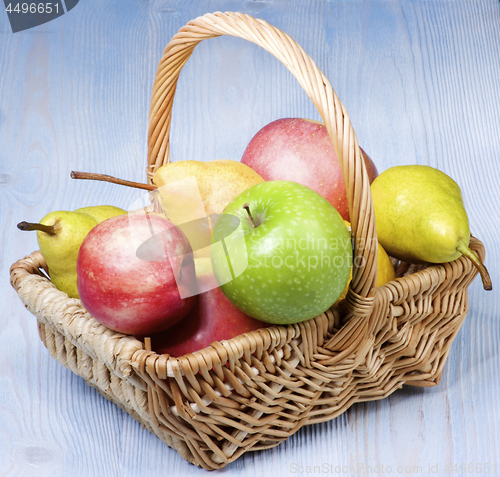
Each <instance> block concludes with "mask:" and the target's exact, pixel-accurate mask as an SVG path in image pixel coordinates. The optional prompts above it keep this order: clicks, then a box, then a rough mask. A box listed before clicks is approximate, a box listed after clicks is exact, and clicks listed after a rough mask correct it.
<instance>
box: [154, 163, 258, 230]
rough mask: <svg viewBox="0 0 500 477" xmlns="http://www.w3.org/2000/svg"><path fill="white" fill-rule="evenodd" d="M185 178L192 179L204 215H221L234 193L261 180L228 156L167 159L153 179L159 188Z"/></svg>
mask: <svg viewBox="0 0 500 477" xmlns="http://www.w3.org/2000/svg"><path fill="white" fill-rule="evenodd" d="M189 177H195V178H196V182H197V185H198V189H199V192H200V195H201V200H202V201H203V205H204V207H205V212H206V214H207V215H210V214H222V211H223V210H224V208H225V207H226V205H227V204H229V202H231V201H232V200H233V199H234V198H235V197H236V196H237V195H239V194H240V193H241V192H243V191H244V190H246V189H248V188H249V187H251V186H253V185H255V184H258V183H260V182H264V179H263V178H262V177H261V176H260V175H259V174H257V173H256V172H255V171H254V170H253V169H251V168H250V167H248V166H246V165H245V164H242V163H241V162H239V161H234V160H230V159H217V160H213V161H207V162H203V161H178V162H170V163H168V164H165V165H163V166H161V167H160V168H159V169H158V170H157V171H156V172H155V175H154V177H153V182H154V183H155V185H156V186H158V188H161V186H164V185H167V184H171V183H173V182H176V181H181V180H183V179H187V178H189ZM160 195H161V189H160ZM162 205H163V204H162ZM179 212H180V213H182V211H179ZM169 218H170V219H171V220H172V222H173V223H176V224H179V223H182V222H183V219H182V218H179V219H176V218H175V217H170V216H169Z"/></svg>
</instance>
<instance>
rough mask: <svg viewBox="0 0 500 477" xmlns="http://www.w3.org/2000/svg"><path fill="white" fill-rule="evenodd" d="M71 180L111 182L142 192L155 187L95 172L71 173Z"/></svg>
mask: <svg viewBox="0 0 500 477" xmlns="http://www.w3.org/2000/svg"><path fill="white" fill-rule="evenodd" d="M71 178H72V179H87V180H93V181H103V182H111V183H113V184H118V185H123V186H127V187H133V188H135V189H144V190H156V189H157V187H156V186H155V185H153V184H143V183H142V182H133V181H127V180H125V179H119V178H117V177H113V176H108V175H106V174H97V173H95V172H79V171H71Z"/></svg>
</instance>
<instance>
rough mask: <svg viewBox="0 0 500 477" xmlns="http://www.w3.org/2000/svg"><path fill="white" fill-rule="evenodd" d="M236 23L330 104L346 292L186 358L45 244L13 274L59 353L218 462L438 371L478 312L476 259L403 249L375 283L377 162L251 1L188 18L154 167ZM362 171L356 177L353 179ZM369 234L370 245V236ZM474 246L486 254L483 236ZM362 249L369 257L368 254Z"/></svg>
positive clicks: (163, 101)
mask: <svg viewBox="0 0 500 477" xmlns="http://www.w3.org/2000/svg"><path fill="white" fill-rule="evenodd" d="M220 35H233V36H237V37H240V38H244V39H247V40H249V41H252V42H254V43H256V44H258V45H260V46H262V47H263V48H265V49H266V50H267V51H269V52H270V53H272V54H273V55H274V56H276V57H277V58H278V59H280V60H281V61H282V62H283V63H284V64H285V65H286V67H287V68H288V69H289V70H290V71H291V72H292V73H293V74H294V75H295V77H296V78H297V79H298V80H299V82H300V84H301V86H302V87H303V88H304V89H305V90H306V92H307V94H308V96H309V98H310V99H311V100H312V101H313V103H314V104H315V106H316V107H317V109H318V111H319V113H320V115H321V117H322V119H323V121H324V123H325V125H326V127H327V129H328V132H329V134H330V137H331V139H332V143H333V145H334V147H335V150H336V153H337V157H338V159H339V162H340V164H341V166H342V171H343V174H344V180H345V183H346V189H347V196H348V202H349V210H350V211H351V224H352V229H353V235H354V237H353V245H354V250H355V251H356V254H355V261H354V266H353V278H352V281H351V285H350V288H349V291H348V294H347V297H346V299H345V300H344V301H343V302H342V304H341V306H339V307H332V308H331V309H330V310H328V311H326V312H325V313H323V314H321V315H320V316H318V317H316V318H313V319H310V320H308V321H305V322H302V323H299V324H294V325H288V326H272V327H269V328H263V329H261V330H257V331H252V332H250V333H246V334H244V335H241V336H238V337H236V338H233V339H231V340H227V341H222V342H216V343H213V344H212V345H211V346H209V347H207V348H205V349H203V350H200V351H197V352H195V353H192V354H188V355H185V356H182V357H179V358H173V357H169V356H168V355H159V354H156V353H155V352H153V351H150V350H148V349H146V347H145V345H144V343H143V342H141V341H139V340H137V339H135V338H134V337H131V336H127V335H124V334H120V333H116V332H114V331H112V330H110V329H108V328H106V327H104V326H102V325H101V324H99V323H98V322H97V321H96V320H95V319H94V318H93V317H92V316H90V314H89V313H88V312H87V311H86V310H85V308H84V307H83V306H82V303H81V301H80V300H78V299H72V298H68V296H67V295H66V294H65V293H63V292H61V291H59V290H58V289H57V288H56V287H55V286H54V285H53V284H52V283H51V281H50V279H49V278H48V269H47V266H46V264H45V262H44V259H43V257H42V255H41V253H40V252H38V251H37V252H33V253H32V254H31V255H29V256H27V257H25V258H24V259H21V260H19V261H17V262H16V263H15V264H13V265H12V267H11V275H10V279H11V284H12V286H13V287H14V289H15V290H16V291H17V293H18V296H19V298H20V299H21V301H22V302H23V303H24V305H25V306H26V308H27V309H28V310H29V311H30V312H31V313H32V314H33V315H35V316H36V318H37V321H38V329H39V334H40V337H41V339H42V341H43V343H44V344H45V346H46V347H47V349H48V350H49V353H50V354H51V355H52V356H53V357H54V358H55V359H56V360H57V361H59V362H60V363H61V364H62V365H63V366H65V367H67V368H68V369H70V370H71V371H73V372H74V373H75V374H77V375H78V376H81V377H82V378H83V379H85V381H86V382H87V383H88V384H89V385H91V386H93V387H95V388H96V389H97V390H98V391H99V392H100V393H101V394H102V395H103V396H104V397H105V398H107V399H109V400H110V401H112V402H113V403H115V404H116V405H118V406H119V407H120V408H121V409H123V410H124V411H126V412H128V413H129V414H130V415H132V416H133V417H134V418H135V419H136V420H137V421H139V422H140V423H142V424H143V426H144V427H146V428H147V429H148V430H150V431H151V432H152V433H154V434H155V435H156V436H158V437H159V438H160V439H161V440H162V441H163V442H164V443H166V444H167V445H168V446H170V447H172V448H173V449H175V450H176V451H177V452H178V453H179V454H180V455H181V456H182V457H183V458H184V459H186V460H187V461H189V462H192V463H193V464H195V465H198V466H202V467H204V468H206V469H209V470H213V469H219V468H222V467H224V466H225V465H227V464H228V463H230V462H232V461H234V460H235V459H237V458H238V457H239V456H241V455H242V454H243V453H245V452H248V451H257V450H262V449H268V448H271V447H273V446H276V445H278V444H279V443H280V442H282V441H283V440H285V439H286V438H287V437H289V436H291V435H292V434H294V433H295V432H296V431H297V430H299V429H300V428H301V427H302V426H304V425H310V424H315V423H320V422H324V421H328V420H330V419H334V418H335V417H337V416H338V415H340V414H341V413H343V412H344V411H345V410H347V409H348V408H349V407H350V406H351V405H352V404H354V403H356V402H361V401H370V400H376V399H382V398H385V397H387V396H388V395H390V394H391V393H392V392H394V391H395V390H396V389H398V388H401V387H402V386H403V385H404V384H410V385H414V386H434V385H436V384H438V382H439V380H440V377H441V374H442V371H443V366H444V363H445V361H446V358H447V356H448V353H449V350H450V346H451V344H452V342H453V339H454V338H455V336H456V335H457V333H458V331H459V329H460V326H461V325H462V323H463V320H464V318H465V316H466V314H467V309H468V300H467V296H468V295H467V289H468V286H469V285H470V283H471V282H472V280H473V279H474V278H475V277H476V275H477V271H476V269H475V268H474V267H473V265H472V262H471V261H469V260H468V259H466V258H463V257H462V258H459V259H457V260H456V261H454V262H451V263H446V264H439V265H419V266H415V265H408V264H405V263H400V264H399V266H398V270H397V278H396V279H395V280H393V281H391V282H389V283H387V284H386V285H384V286H381V287H376V286H375V283H376V255H377V254H376V250H377V246H378V245H377V243H378V242H377V240H376V229H375V219H374V214H373V205H372V200H371V193H370V185H369V181H368V176H367V174H366V170H365V168H364V164H363V161H362V159H361V153H360V150H359V146H358V143H357V139H356V136H355V133H354V131H353V129H352V125H351V124H350V121H349V117H348V115H347V113H346V111H345V109H344V108H343V106H342V103H341V102H340V100H339V99H338V98H337V96H336V94H335V92H334V91H333V89H332V87H331V86H330V84H329V82H328V80H327V79H326V78H325V76H324V75H323V74H322V73H321V71H319V70H318V68H317V67H316V65H315V64H314V62H313V61H312V60H311V59H310V58H309V56H308V55H307V54H306V53H305V52H304V51H303V50H302V48H300V46H298V45H297V44H296V43H295V42H294V41H293V40H292V39H291V38H290V37H289V36H287V35H286V34H284V33H283V32H281V31H279V30H277V29H276V28H274V27H272V26H270V25H269V24H267V23H266V22H263V21H262V20H256V19H254V18H252V17H249V16H247V15H243V14H240V13H215V14H207V15H204V16H203V17H199V18H197V19H195V20H193V21H191V22H189V23H188V24H187V25H186V26H185V27H183V28H181V30H180V31H179V33H177V34H176V35H175V36H174V37H173V39H172V41H171V42H170V43H169V45H167V48H166V50H165V53H164V55H163V57H162V59H161V61H160V64H159V67H158V72H157V75H156V79H155V83H154V86H153V95H152V102H151V110H150V117H149V136H148V177H149V180H151V178H152V176H153V174H154V171H155V170H156V169H158V168H159V167H160V166H162V165H164V164H166V163H168V162H169V161H170V157H169V152H170V147H169V131H170V120H171V112H172V103H173V97H174V93H175V88H176V85H177V79H178V77H179V74H180V70H181V69H182V67H183V66H184V64H185V63H186V61H187V60H188V58H189V56H190V55H191V53H192V51H193V49H194V48H195V46H196V45H197V44H198V43H199V42H200V41H202V40H204V39H208V38H214V37H217V36H220ZM354 184H356V187H354ZM363 244H364V246H363ZM470 247H471V248H472V250H474V251H475V252H476V253H477V254H478V255H479V257H480V259H481V260H483V261H484V255H485V250H484V247H483V244H482V243H481V242H480V241H479V240H477V239H475V238H471V244H470ZM357 263H360V264H362V266H361V265H360V266H357V265H356V264H357Z"/></svg>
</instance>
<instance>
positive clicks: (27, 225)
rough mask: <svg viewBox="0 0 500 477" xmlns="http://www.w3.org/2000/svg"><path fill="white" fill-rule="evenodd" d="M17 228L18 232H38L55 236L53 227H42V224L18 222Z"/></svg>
mask: <svg viewBox="0 0 500 477" xmlns="http://www.w3.org/2000/svg"><path fill="white" fill-rule="evenodd" d="M17 228H18V229H19V230H27V231H31V230H39V231H41V232H45V233H46V234H49V235H55V234H56V229H55V227H54V226H53V225H44V224H33V223H31V222H19V223H18V224H17Z"/></svg>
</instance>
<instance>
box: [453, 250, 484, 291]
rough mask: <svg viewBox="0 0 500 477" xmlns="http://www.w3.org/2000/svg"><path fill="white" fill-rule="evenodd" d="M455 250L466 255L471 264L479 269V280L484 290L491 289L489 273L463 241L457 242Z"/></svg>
mask: <svg viewBox="0 0 500 477" xmlns="http://www.w3.org/2000/svg"><path fill="white" fill-rule="evenodd" d="M457 250H458V251H459V252H460V253H461V254H462V255H463V256H464V257H467V258H468V259H469V260H471V262H472V263H473V265H474V266H475V267H476V268H477V270H478V271H479V274H480V275H481V280H482V281H483V288H484V289H485V290H491V289H492V284H491V278H490V274H489V273H488V270H487V269H486V267H485V266H484V264H483V263H482V262H481V260H479V258H478V257H477V255H476V254H475V253H474V252H473V251H472V250H471V249H470V248H469V247H468V246H467V245H465V243H463V242H459V243H458V246H457Z"/></svg>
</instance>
